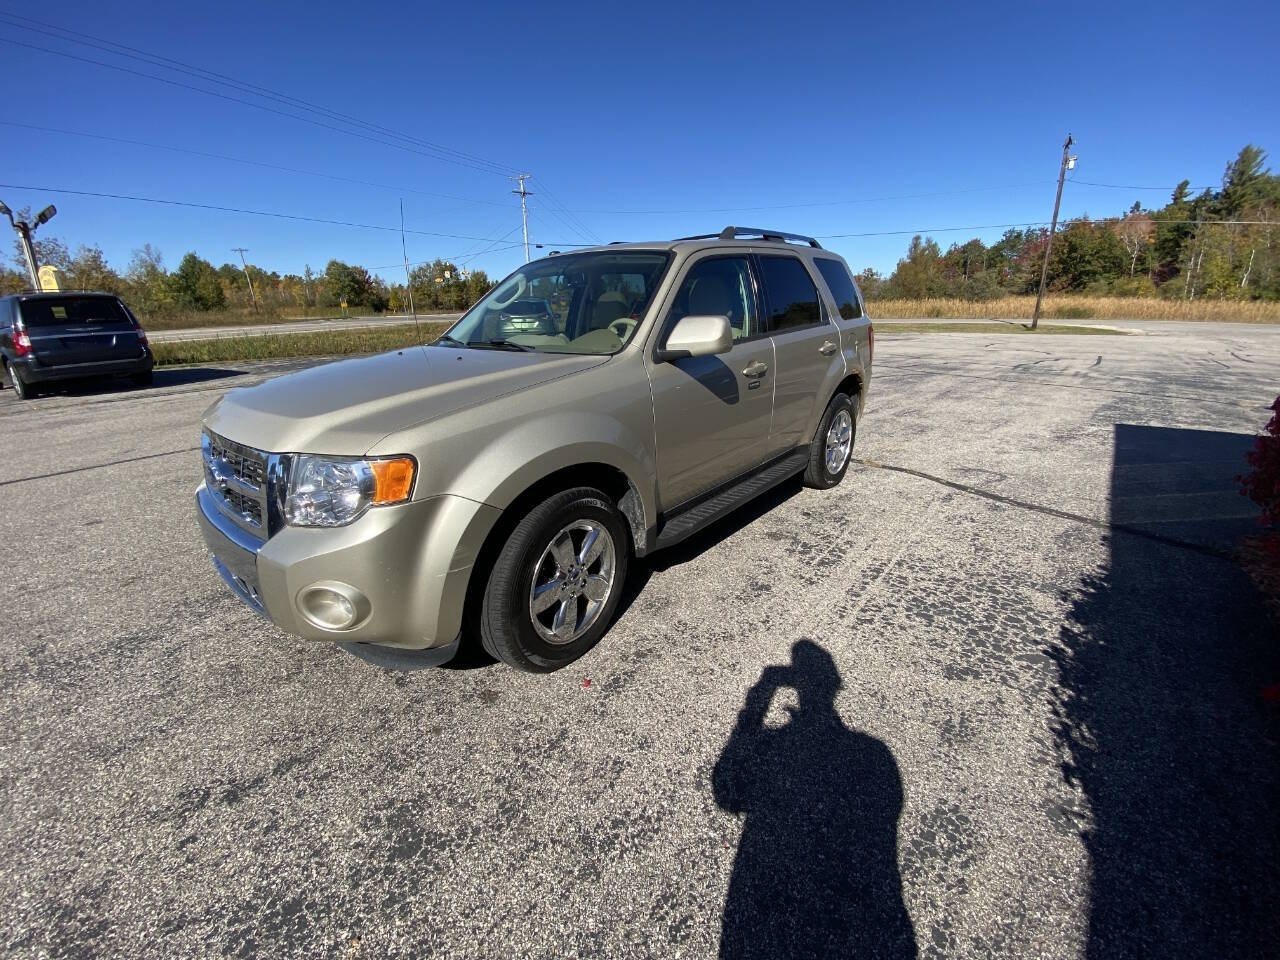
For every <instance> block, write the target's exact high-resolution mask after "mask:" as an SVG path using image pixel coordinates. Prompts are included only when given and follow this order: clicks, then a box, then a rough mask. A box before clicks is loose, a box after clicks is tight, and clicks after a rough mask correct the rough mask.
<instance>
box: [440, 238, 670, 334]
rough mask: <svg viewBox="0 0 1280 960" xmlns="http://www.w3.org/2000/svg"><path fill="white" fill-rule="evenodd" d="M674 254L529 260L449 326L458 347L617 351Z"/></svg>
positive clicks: (605, 253)
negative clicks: (462, 345)
mask: <svg viewBox="0 0 1280 960" xmlns="http://www.w3.org/2000/svg"><path fill="white" fill-rule="evenodd" d="M669 261H670V256H669V255H668V254H666V253H662V252H658V251H616V252H615V251H608V250H602V251H598V252H595V253H569V254H557V255H556V256H553V257H547V258H546V259H543V260H536V261H534V262H533V263H528V264H525V265H524V266H523V267H521V268H520V269H519V270H517V271H516V272H515V273H513V274H512V275H511V276H509V277H507V279H505V280H503V281H502V282H501V283H500V284H498V285H497V286H496V287H494V288H493V289H492V290H490V291H489V293H488V294H486V295H485V297H484V299H482V300H481V301H480V302H479V303H477V304H476V305H475V306H474V307H472V308H471V310H470V311H468V312H467V314H466V316H464V317H463V318H462V319H461V320H459V321H458V322H457V323H456V324H454V325H453V327H452V328H451V329H450V330H449V332H448V334H447V336H448V338H449V340H448V343H449V345H450V346H454V347H456V346H457V345H458V344H459V343H462V344H465V345H467V346H469V347H475V348H478V349H504V348H505V349H523V350H539V351H542V352H545V353H592V354H609V353H617V352H618V351H619V350H621V349H622V348H623V346H625V345H626V343H627V341H629V340H630V339H631V337H632V335H634V334H635V331H636V327H637V326H638V325H639V323H640V320H641V318H642V317H643V316H644V313H645V310H646V309H648V307H649V302H650V301H651V300H652V299H653V294H654V291H656V290H657V289H658V284H659V283H661V282H662V275H663V274H664V273H665V272H666V269H667V263H668V262H669Z"/></svg>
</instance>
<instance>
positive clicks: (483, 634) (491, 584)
mask: <svg viewBox="0 0 1280 960" xmlns="http://www.w3.org/2000/svg"><path fill="white" fill-rule="evenodd" d="M574 524H581V525H583V526H584V527H594V528H595V529H596V530H597V531H601V530H603V531H604V532H606V533H608V535H609V538H610V540H611V544H606V545H605V546H604V551H605V552H603V553H601V555H600V557H598V558H596V559H594V560H592V561H591V562H590V563H588V564H587V566H586V569H579V568H578V564H577V561H578V559H579V558H580V547H579V541H578V540H577V539H575V534H579V533H580V534H581V535H582V536H583V537H584V538H585V536H586V535H587V534H588V533H589V530H575V531H571V532H570V535H569V536H570V540H569V543H570V544H572V546H573V551H572V552H573V553H574V554H575V556H574V557H573V558H572V559H573V561H574V567H575V569H578V572H577V573H574V574H573V576H572V577H571V578H565V577H560V579H559V581H557V582H565V580H566V579H569V580H570V582H569V584H568V586H567V587H566V588H565V589H568V590H569V591H570V592H569V594H567V595H568V596H572V597H573V599H572V600H571V601H570V600H564V601H561V600H559V599H556V600H554V601H552V606H553V607H554V609H550V608H548V610H547V611H544V612H543V613H542V614H541V615H540V616H541V617H542V618H546V617H548V616H550V618H551V620H552V621H553V622H554V619H555V617H556V615H557V613H558V612H559V610H560V609H561V605H562V604H565V605H566V606H565V607H564V609H565V610H569V609H570V608H569V606H567V605H568V604H570V603H571V604H572V613H571V614H566V618H567V616H569V615H572V616H573V617H574V621H573V622H574V624H581V626H582V627H585V629H584V630H583V632H582V633H581V635H579V636H576V637H572V638H569V637H566V639H565V641H562V642H554V643H553V642H550V641H549V640H548V639H547V638H546V637H545V636H544V635H543V633H540V632H539V629H538V628H537V627H536V626H535V623H534V620H535V614H534V613H533V610H532V604H531V599H532V597H531V592H532V590H533V585H534V577H535V575H539V579H540V580H541V581H542V582H544V583H545V582H549V581H550V580H551V579H552V578H551V577H549V576H548V574H549V573H551V572H554V571H557V570H558V569H559V567H558V564H557V563H556V561H555V559H554V557H551V556H550V555H549V554H548V551H549V549H550V547H551V544H552V542H553V541H555V540H557V539H558V537H559V535H560V534H561V533H563V532H564V531H565V530H566V529H567V528H570V527H572V526H573V525H574ZM597 535H598V533H597ZM610 546H611V547H612V550H611V558H610V559H611V564H612V576H611V577H610V578H608V587H607V591H606V592H605V593H604V595H603V598H602V599H601V600H600V601H592V600H591V598H590V597H589V596H587V595H586V594H580V595H575V594H574V593H573V591H574V590H575V589H577V587H578V586H579V585H580V586H581V587H582V588H583V589H586V587H587V580H588V579H590V580H594V581H596V582H597V583H603V582H604V579H605V578H604V576H603V573H604V570H605V567H604V564H605V560H604V559H602V558H604V557H605V556H606V555H607V554H609V553H610V550H609V548H610ZM630 554H631V540H630V536H629V534H628V528H627V524H626V521H625V520H624V519H623V518H622V515H621V514H619V513H618V510H617V508H616V507H615V506H614V505H613V504H612V503H611V502H610V501H609V498H608V497H606V496H605V495H604V494H603V493H601V492H600V491H599V490H595V489H593V488H591V487H575V488H573V489H571V490H565V491H564V492H563V493H557V494H556V495H554V496H552V497H548V498H547V499H546V500H544V501H542V503H540V504H538V505H537V506H536V507H534V508H533V509H532V510H530V511H529V513H528V514H526V515H525V517H524V518H523V519H521V520H520V522H519V523H517V524H516V526H515V529H514V530H512V531H511V535H510V536H509V537H508V538H507V542H506V544H505V545H504V546H503V548H502V551H501V552H500V553H499V554H498V557H497V559H496V560H495V561H494V564H493V569H492V571H491V572H490V574H489V581H488V583H487V584H486V586H485V591H484V597H483V599H482V601H481V605H480V616H479V633H480V641H481V643H482V644H483V645H484V648H485V650H486V651H487V652H488V653H489V655H490V656H492V657H494V658H496V659H498V660H501V661H502V662H503V663H506V664H509V665H510V666H513V667H515V668H517V669H519V670H526V671H528V672H530V673H550V672H551V671H552V670H559V669H560V668H561V667H564V666H567V665H568V664H570V663H572V662H573V661H575V660H577V659H578V658H579V657H581V656H582V655H583V654H584V653H586V652H587V651H588V650H590V649H591V648H592V647H594V646H595V645H596V643H598V642H599V640H600V638H601V637H602V636H604V633H605V631H606V630H608V629H609V625H610V624H611V623H612V622H613V615H614V613H615V612H616V610H617V608H618V601H619V600H620V599H621V597H622V590H623V584H624V582H625V581H626V578H627V561H628V559H629V557H630ZM548 564H550V566H548ZM593 570H594V571H596V572H595V574H591V571H593ZM557 575H558V574H557ZM559 596H566V594H564V593H559V594H557V597H559ZM593 602H598V603H599V604H600V605H599V606H598V607H596V608H594V613H593V612H592V611H593V608H592V606H591V605H592V603H593ZM588 621H589V622H588ZM542 628H543V630H548V629H550V627H549V626H548V625H547V624H546V623H545V622H543V627H542Z"/></svg>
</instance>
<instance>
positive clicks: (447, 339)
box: [436, 333, 466, 347]
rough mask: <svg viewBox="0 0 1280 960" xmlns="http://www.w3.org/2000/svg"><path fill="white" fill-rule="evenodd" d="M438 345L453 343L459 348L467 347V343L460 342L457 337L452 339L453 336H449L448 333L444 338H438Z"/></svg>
mask: <svg viewBox="0 0 1280 960" xmlns="http://www.w3.org/2000/svg"><path fill="white" fill-rule="evenodd" d="M436 343H453V344H456V345H457V346H459V347H465V346H466V344H465V343H463V342H462V341H461V340H459V339H458V338H457V337H451V336H449V335H448V334H447V333H446V334H445V335H444V336H441V337H437V338H436Z"/></svg>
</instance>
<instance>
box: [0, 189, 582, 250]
mask: <svg viewBox="0 0 1280 960" xmlns="http://www.w3.org/2000/svg"><path fill="white" fill-rule="evenodd" d="M0 188H3V189H5V190H32V191H37V192H44V193H65V194H68V195H70V196H76V197H97V198H99V199H103V200H132V201H135V202H137V203H158V204H163V205H165V206H171V207H192V208H195V209H197V210H216V211H218V212H220V213H243V214H248V215H249V216H254V217H273V218H275V219H278V220H295V221H300V222H303V223H324V224H329V225H331V226H335V227H358V228H360V229H362V230H389V231H391V232H393V233H398V232H399V230H400V228H399V227H394V226H384V225H382V224H376V223H357V222H354V221H351V220H329V219H326V218H324V217H307V216H303V215H301V214H294V213H278V212H275V211H270V210H249V209H247V208H244V207H224V206H220V205H218V204H213V203H196V202H194V201H191V200H163V199H159V198H156V197H138V196H133V195H131V194H124V193H98V192H95V191H92V190H68V189H66V188H63V187H35V186H31V185H29V184H21V183H0ZM405 233H412V234H415V235H417V236H422V237H444V238H447V239H450V240H480V241H483V242H485V243H488V242H490V241H492V240H493V238H492V237H473V236H470V235H468V234H464V233H436V232H434V231H431V230H410V229H406V230H405ZM500 239H501V238H500ZM553 246H557V247H589V246H593V244H589V243H555V244H553Z"/></svg>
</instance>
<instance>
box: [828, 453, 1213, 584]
mask: <svg viewBox="0 0 1280 960" xmlns="http://www.w3.org/2000/svg"><path fill="white" fill-rule="evenodd" d="M850 459H851V460H852V461H853V462H854V463H859V464H862V465H863V466H864V467H872V468H874V469H876V470H889V471H892V472H894V473H905V474H908V475H910V476H913V477H919V478H920V479H921V480H929V481H931V482H933V483H937V484H941V485H942V486H944V487H950V488H951V489H953V490H959V491H960V492H961V493H968V494H971V495H972V496H975V497H982V498H983V499H984V500H992V501H995V502H996V503H1002V504H1004V505H1005V506H1009V507H1017V508H1018V509H1020V510H1030V511H1032V512H1033V513H1039V514H1044V515H1046V516H1050V517H1058V518H1059V519H1062V520H1070V521H1072V522H1074V523H1082V524H1085V525H1086V526H1090V527H1093V528H1095V529H1097V530H1106V531H1116V532H1119V533H1127V534H1129V535H1130V536H1134V537H1141V538H1142V539H1144V540H1151V541H1154V542H1155V543H1161V544H1164V545H1165V546H1168V547H1177V548H1179V549H1182V550H1191V551H1193V552H1195V553H1199V554H1202V555H1204V556H1206V557H1214V558H1216V559H1218V560H1233V559H1235V557H1234V554H1232V552H1231V551H1229V550H1221V549H1219V548H1217V547H1212V546H1208V545H1206V544H1203V543H1195V542H1193V541H1191V540H1182V539H1180V538H1178V537H1166V536H1165V535H1163V534H1160V533H1152V532H1151V531H1150V530H1144V529H1142V528H1141V527H1135V526H1131V525H1130V524H1127V523H1115V522H1114V521H1110V520H1099V519H1097V518H1096V517H1086V516H1084V515H1083V514H1080V513H1072V512H1071V511H1069V510H1059V509H1057V508H1056V507H1046V506H1043V505H1042V504H1038V503H1030V502H1028V501H1026V500H1017V499H1015V498H1013V497H1006V496H1004V495H1003V494H999V493H992V492H991V491H990V490H983V489H982V488H981V487H974V486H971V485H969V484H967V483H960V482H959V481H957V480H948V479H947V478H945V477H937V476H934V475H933V474H931V473H925V472H924V471H923V470H913V469H912V468H911V467H899V466H896V465H895V464H892V463H880V462H879V461H878V460H865V459H862V458H859V457H852V458H850Z"/></svg>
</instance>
